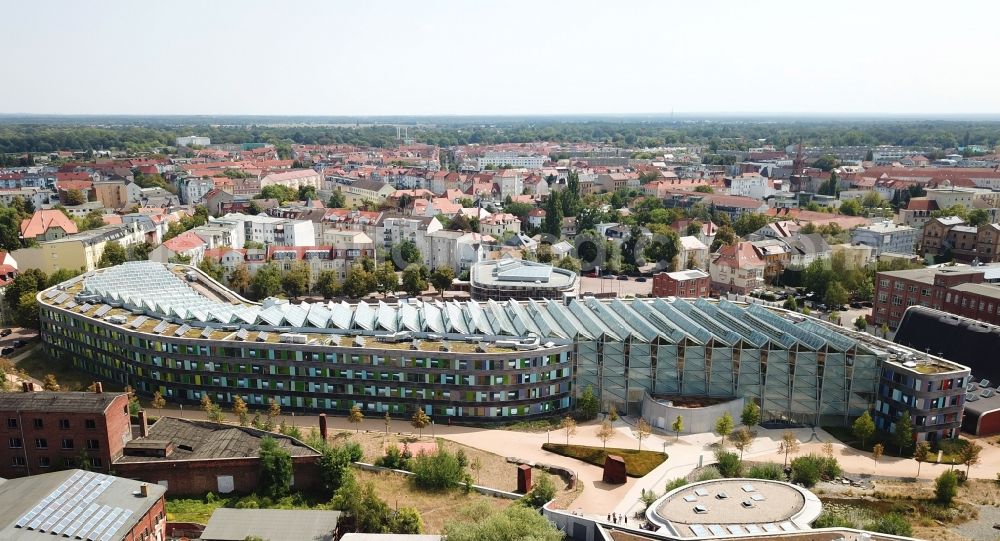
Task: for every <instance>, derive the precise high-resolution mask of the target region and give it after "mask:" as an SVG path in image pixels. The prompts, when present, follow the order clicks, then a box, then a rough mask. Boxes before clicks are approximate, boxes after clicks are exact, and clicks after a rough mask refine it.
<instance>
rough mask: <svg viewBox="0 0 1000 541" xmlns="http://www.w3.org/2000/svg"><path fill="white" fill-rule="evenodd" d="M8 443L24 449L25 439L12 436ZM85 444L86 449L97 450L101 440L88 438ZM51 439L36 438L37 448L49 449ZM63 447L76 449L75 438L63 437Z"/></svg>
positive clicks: (12, 447) (15, 447) (14, 447)
mask: <svg viewBox="0 0 1000 541" xmlns="http://www.w3.org/2000/svg"><path fill="white" fill-rule="evenodd" d="M7 443H8V445H9V446H10V448H11V449H23V448H24V441H23V440H22V439H21V438H10V439H9V440H8V442H7ZM84 446H85V448H86V449H90V450H96V449H100V448H101V441H100V440H94V439H88V440H86V441H85V443H84ZM48 448H49V440H48V438H35V449H48ZM61 448H62V449H67V450H69V449H76V445H75V442H74V441H73V438H63V439H62V447H61Z"/></svg>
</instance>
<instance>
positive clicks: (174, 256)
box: [149, 231, 208, 265]
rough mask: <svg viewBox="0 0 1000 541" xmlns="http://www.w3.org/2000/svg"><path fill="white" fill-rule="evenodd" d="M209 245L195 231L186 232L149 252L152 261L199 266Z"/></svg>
mask: <svg viewBox="0 0 1000 541" xmlns="http://www.w3.org/2000/svg"><path fill="white" fill-rule="evenodd" d="M207 249H208V244H206V243H205V240H204V239H202V238H201V237H199V236H198V234H197V233H195V232H194V231H185V232H183V233H181V234H180V235H177V236H176V237H174V238H172V239H170V240H167V241H164V242H163V244H161V245H159V246H157V247H156V248H153V250H152V251H151V252H149V260H150V261H159V262H160V263H169V262H183V263H190V264H192V265H197V264H198V263H201V260H202V258H203V257H204V256H205V250H207Z"/></svg>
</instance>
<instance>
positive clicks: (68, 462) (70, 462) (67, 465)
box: [63, 458, 76, 468]
mask: <svg viewBox="0 0 1000 541" xmlns="http://www.w3.org/2000/svg"><path fill="white" fill-rule="evenodd" d="M63 467H64V468H75V467H76V462H73V459H72V458H64V459H63Z"/></svg>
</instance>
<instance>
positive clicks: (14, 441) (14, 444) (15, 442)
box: [10, 438, 24, 449]
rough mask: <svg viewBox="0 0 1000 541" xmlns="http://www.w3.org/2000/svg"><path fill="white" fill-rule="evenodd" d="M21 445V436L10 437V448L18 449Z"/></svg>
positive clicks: (22, 445) (22, 443)
mask: <svg viewBox="0 0 1000 541" xmlns="http://www.w3.org/2000/svg"><path fill="white" fill-rule="evenodd" d="M22 447H24V442H23V441H21V438H11V439H10V448H11V449H20V448H22Z"/></svg>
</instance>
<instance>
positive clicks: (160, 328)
mask: <svg viewBox="0 0 1000 541" xmlns="http://www.w3.org/2000/svg"><path fill="white" fill-rule="evenodd" d="M169 325H170V324H169V323H167V322H166V321H161V322H159V323H158V324H157V325H156V327H153V333H155V334H160V333H162V332H163V331H165V330H167V327H168V326H169Z"/></svg>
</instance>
